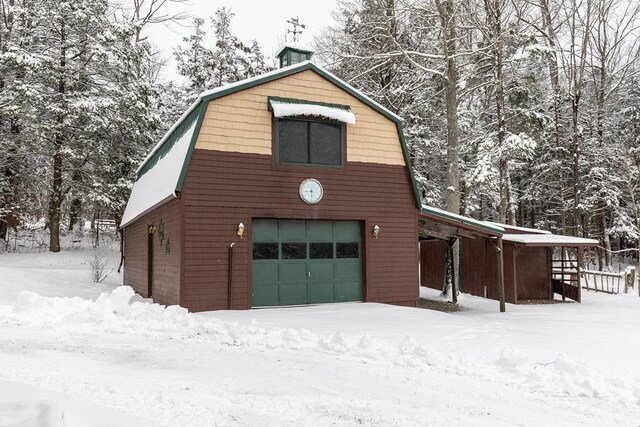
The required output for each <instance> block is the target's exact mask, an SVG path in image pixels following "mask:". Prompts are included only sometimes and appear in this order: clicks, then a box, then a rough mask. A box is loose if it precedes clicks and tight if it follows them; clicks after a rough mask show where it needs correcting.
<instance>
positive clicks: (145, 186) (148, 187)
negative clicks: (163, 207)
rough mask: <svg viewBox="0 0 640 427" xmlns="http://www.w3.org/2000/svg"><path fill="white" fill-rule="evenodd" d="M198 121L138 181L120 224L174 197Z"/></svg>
mask: <svg viewBox="0 0 640 427" xmlns="http://www.w3.org/2000/svg"><path fill="white" fill-rule="evenodd" d="M196 122H197V120H194V121H193V123H192V124H191V126H189V128H188V129H187V130H186V131H185V132H184V134H182V136H180V138H178V140H177V141H176V143H175V144H174V145H173V147H171V148H170V149H169V151H168V152H167V153H166V154H165V155H164V156H162V157H160V158H159V159H158V163H157V164H156V165H155V166H154V167H152V168H151V169H149V170H148V171H147V172H146V173H145V174H143V175H142V176H141V177H140V178H138V180H137V181H136V182H135V184H134V185H133V190H131V196H129V201H128V202H127V207H126V209H125V210H124V215H123V216H122V223H121V227H124V226H125V225H127V224H128V223H130V222H131V221H133V220H134V219H136V218H138V217H139V216H141V215H142V214H144V213H145V212H147V211H149V210H150V209H152V208H154V207H155V206H158V205H160V204H162V203H164V202H165V201H166V200H167V199H169V198H171V197H175V189H176V183H177V182H178V180H179V179H180V173H181V172H182V165H183V164H184V159H185V157H186V155H187V151H188V150H189V145H190V143H191V137H192V136H193V132H194V129H195V127H196Z"/></svg>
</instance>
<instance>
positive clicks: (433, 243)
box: [418, 206, 506, 312]
mask: <svg viewBox="0 0 640 427" xmlns="http://www.w3.org/2000/svg"><path fill="white" fill-rule="evenodd" d="M504 231H505V230H504V228H502V227H500V226H498V225H494V224H489V223H486V222H483V221H477V220H474V219H473V218H469V217H465V216H462V215H456V214H453V213H451V212H447V211H444V210H441V209H438V208H434V207H430V206H423V207H422V209H421V210H420V213H419V214H418V237H419V239H420V284H421V285H422V286H429V287H432V288H434V287H436V288H440V289H442V288H444V287H445V286H444V285H445V283H446V281H450V282H449V284H450V289H451V291H452V292H451V295H452V301H453V302H454V303H456V302H457V291H458V289H457V286H456V282H457V281H456V279H455V278H456V276H457V274H458V272H456V271H455V269H454V260H453V246H454V243H455V242H456V240H460V239H473V240H475V239H485V240H486V241H487V242H490V244H491V246H492V247H493V248H494V249H495V256H496V260H497V266H498V269H497V273H498V274H497V276H498V283H497V285H498V293H499V298H498V299H499V301H500V311H501V312H504V311H505V310H506V305H505V297H504V295H505V294H504V264H503V256H502V254H503V249H502V235H503V234H504ZM443 253H444V256H443ZM464 256H465V255H464V253H463V254H462V255H461V257H460V260H461V262H464ZM447 273H448V274H447Z"/></svg>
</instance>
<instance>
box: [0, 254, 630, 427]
mask: <svg viewBox="0 0 640 427" xmlns="http://www.w3.org/2000/svg"><path fill="white" fill-rule="evenodd" d="M58 257H59V258H58ZM87 257H88V256H87V253H83V252H77V253H73V254H68V253H67V254H58V255H55V254H28V255H0V277H1V278H2V279H0V280H1V281H0V366H1V367H2V369H0V425H6V424H9V423H10V422H14V424H15V425H38V426H48V425H51V426H54V425H55V426H58V425H64V426H108V425H109V426H112V425H118V426H126V425H132V426H133V425H150V426H159V425H166V426H177V425H179V426H203V425H252V426H253V425H285V426H329V425H331V426H335V425H337V426H342V425H344V426H350V425H370V426H374V425H375V426H413V425H416V426H417V425H445V424H446V425H454V426H455V425H474V426H476V425H487V426H488V425H491V426H496V425H504V426H507V425H508V426H512V425H563V426H564V425H593V426H596V425H597V426H603V425H637V423H638V420H640V381H639V374H640V367H638V363H637V355H638V354H640V340H638V339H637V336H638V328H639V326H640V298H638V297H633V296H631V295H601V294H593V293H586V292H585V295H584V301H585V302H584V304H573V303H566V304H547V305H539V306H535V305H526V306H512V305H508V306H507V310H508V312H507V313H505V314H500V313H498V312H497V310H498V304H497V302H495V301H488V300H483V299H479V298H474V297H469V296H466V295H461V298H460V300H461V301H462V304H463V305H464V307H465V309H464V310H462V311H460V312H456V313H441V312H436V311H430V310H424V309H415V308H406V307H395V306H389V305H384V304H372V303H366V304H360V303H347V304H334V305H321V306H310V307H294V308H278V309H260V310H250V311H223V312H210V313H201V314H193V313H188V312H187V311H186V310H184V309H182V308H179V307H164V306H161V305H158V304H153V303H151V302H149V301H147V300H144V299H142V298H140V297H139V296H134V293H133V291H132V290H131V288H129V287H116V286H115V284H116V282H117V281H118V280H121V278H119V277H118V276H114V277H110V280H111V282H110V283H108V284H103V285H92V284H91V283H90V278H89V271H88V270H87V268H86V267H85V264H83V259H86V258H87ZM58 259H59V260H60V265H59V266H57V267H55V268H49V266H51V264H55V262H56V260H58ZM42 268H49V270H48V271H49V274H48V275H43V274H42V273H41V270H42ZM19 287H22V288H24V291H22V292H16V288H19ZM56 289H58V295H59V296H56V295H55V294H56ZM422 292H423V293H424V296H427V297H430V298H438V295H437V292H434V291H430V290H425V289H423V290H422ZM74 295H76V296H74ZM34 417H35V418H34ZM37 417H40V418H39V420H41V422H40V421H38V422H37V423H35V422H33V423H32V424H28V423H26V422H27V421H24V420H29V419H30V420H34V419H38V418H37ZM21 420H22V421H23V424H18V422H20V421H21ZM42 420H44V421H42ZM3 422H4V424H3ZM9 425H11V424H9Z"/></svg>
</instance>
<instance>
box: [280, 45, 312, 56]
mask: <svg viewBox="0 0 640 427" xmlns="http://www.w3.org/2000/svg"><path fill="white" fill-rule="evenodd" d="M287 48H289V49H293V50H302V51H304V52H309V53H314V52H315V49H314V48H312V47H311V46H307V45H305V44H302V43H299V42H286V43H285V44H284V45H282V47H281V48H280V49H278V53H276V56H280V54H281V53H282V51H283V50H285V49H287Z"/></svg>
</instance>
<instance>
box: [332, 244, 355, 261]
mask: <svg viewBox="0 0 640 427" xmlns="http://www.w3.org/2000/svg"><path fill="white" fill-rule="evenodd" d="M359 257H360V245H359V244H358V242H348V243H336V258H359Z"/></svg>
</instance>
